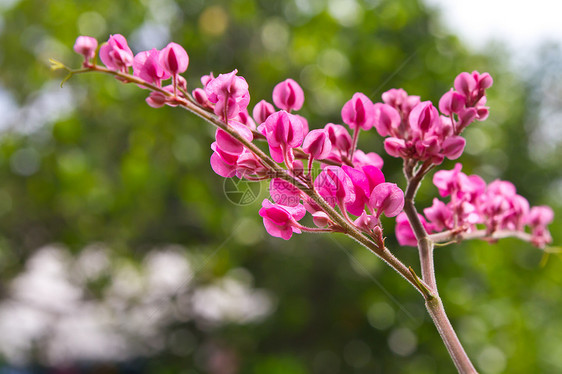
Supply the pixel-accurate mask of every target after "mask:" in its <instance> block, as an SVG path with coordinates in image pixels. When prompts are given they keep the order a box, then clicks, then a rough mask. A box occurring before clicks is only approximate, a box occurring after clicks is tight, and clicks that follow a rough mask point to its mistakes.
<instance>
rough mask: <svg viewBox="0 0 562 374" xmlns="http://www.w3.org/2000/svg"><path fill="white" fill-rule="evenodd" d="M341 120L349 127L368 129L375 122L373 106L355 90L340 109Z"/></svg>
mask: <svg viewBox="0 0 562 374" xmlns="http://www.w3.org/2000/svg"><path fill="white" fill-rule="evenodd" d="M341 117H342V119H343V122H344V123H345V124H347V125H348V126H349V127H350V128H352V129H354V128H361V129H363V130H369V129H370V128H371V127H373V125H374V122H375V106H374V104H373V102H372V101H371V100H370V99H369V98H368V97H367V96H365V95H364V94H362V93H360V92H357V93H355V94H354V95H353V97H352V98H351V100H349V101H348V102H347V103H345V104H344V106H343V108H342V110H341Z"/></svg>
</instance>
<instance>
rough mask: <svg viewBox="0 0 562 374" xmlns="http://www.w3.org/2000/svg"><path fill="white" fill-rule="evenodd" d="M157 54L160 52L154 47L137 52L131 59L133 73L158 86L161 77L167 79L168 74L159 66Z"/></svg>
mask: <svg viewBox="0 0 562 374" xmlns="http://www.w3.org/2000/svg"><path fill="white" fill-rule="evenodd" d="M159 55H160V52H159V51H158V50H157V49H156V48H152V49H151V50H150V51H144V52H139V53H137V55H136V56H135V58H134V59H133V75H134V76H135V77H139V78H140V79H142V80H144V81H146V82H148V83H151V84H154V85H157V86H160V85H161V81H162V79H168V78H169V77H170V74H168V73H167V72H166V71H165V70H164V69H163V68H162V66H160V63H159V62H158V57H159ZM143 88H144V87H143Z"/></svg>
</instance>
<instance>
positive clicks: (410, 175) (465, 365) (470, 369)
mask: <svg viewBox="0 0 562 374" xmlns="http://www.w3.org/2000/svg"><path fill="white" fill-rule="evenodd" d="M431 168H432V164H431V163H430V162H428V161H426V162H425V163H424V164H423V165H422V166H421V167H420V168H419V169H418V170H416V171H415V172H414V169H415V168H414V165H413V164H412V163H410V162H407V161H405V162H404V174H405V175H406V179H407V180H408V185H407V187H406V193H405V196H404V212H405V213H406V215H407V217H408V220H409V222H410V225H411V226H412V230H413V231H414V234H415V236H416V239H417V241H418V250H419V254H420V266H421V273H422V280H423V281H424V282H425V283H426V284H427V285H428V286H429V287H430V292H431V295H432V296H433V297H432V298H428V297H426V298H425V306H426V309H427V311H428V313H429V315H430V316H431V319H432V320H433V323H434V324H435V327H436V328H437V331H438V332H439V335H440V336H441V339H442V340H443V343H445V347H446V348H447V351H448V352H449V355H450V356H451V359H452V360H453V363H454V364H455V367H456V368H457V370H458V372H459V373H461V374H468V373H470V374H472V373H477V372H476V369H474V366H473V365H472V362H471V361H470V358H469V357H468V355H467V354H466V352H465V350H464V348H463V346H462V344H461V342H460V340H459V338H458V337H457V334H456V333H455V330H454V329H453V326H452V325H451V322H450V321H449V318H448V317H447V314H446V313H445V308H444V307H443V302H442V301H441V298H440V297H439V292H438V290H437V281H436V279H435V268H434V261H433V248H434V242H433V240H431V238H430V236H429V235H428V234H427V231H426V230H425V227H424V226H423V224H422V222H421V220H420V217H419V216H418V212H417V210H416V206H415V205H414V198H415V196H416V191H417V190H418V187H419V186H420V183H421V181H422V179H423V177H424V176H425V174H427V172H428V171H429V170H430V169H431Z"/></svg>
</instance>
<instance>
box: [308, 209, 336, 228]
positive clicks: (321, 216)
mask: <svg viewBox="0 0 562 374" xmlns="http://www.w3.org/2000/svg"><path fill="white" fill-rule="evenodd" d="M312 221H313V222H314V224H315V225H316V226H318V227H326V226H328V224H330V223H331V222H332V220H330V218H329V217H328V215H327V214H326V213H324V212H321V211H319V212H314V213H312Z"/></svg>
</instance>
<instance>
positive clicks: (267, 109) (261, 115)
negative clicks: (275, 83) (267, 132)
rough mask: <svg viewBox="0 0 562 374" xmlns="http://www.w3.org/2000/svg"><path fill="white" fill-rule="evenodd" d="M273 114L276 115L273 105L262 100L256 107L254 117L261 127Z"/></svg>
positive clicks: (253, 112)
mask: <svg viewBox="0 0 562 374" xmlns="http://www.w3.org/2000/svg"><path fill="white" fill-rule="evenodd" d="M273 113H275V108H274V107H273V105H272V104H271V103H268V102H267V101H265V100H262V101H260V102H259V103H257V104H256V106H255V107H254V110H253V111H252V116H253V117H254V120H255V121H256V122H257V123H258V124H260V125H261V124H262V123H264V122H265V120H266V119H267V117H269V116H270V115H272V114H273Z"/></svg>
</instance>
